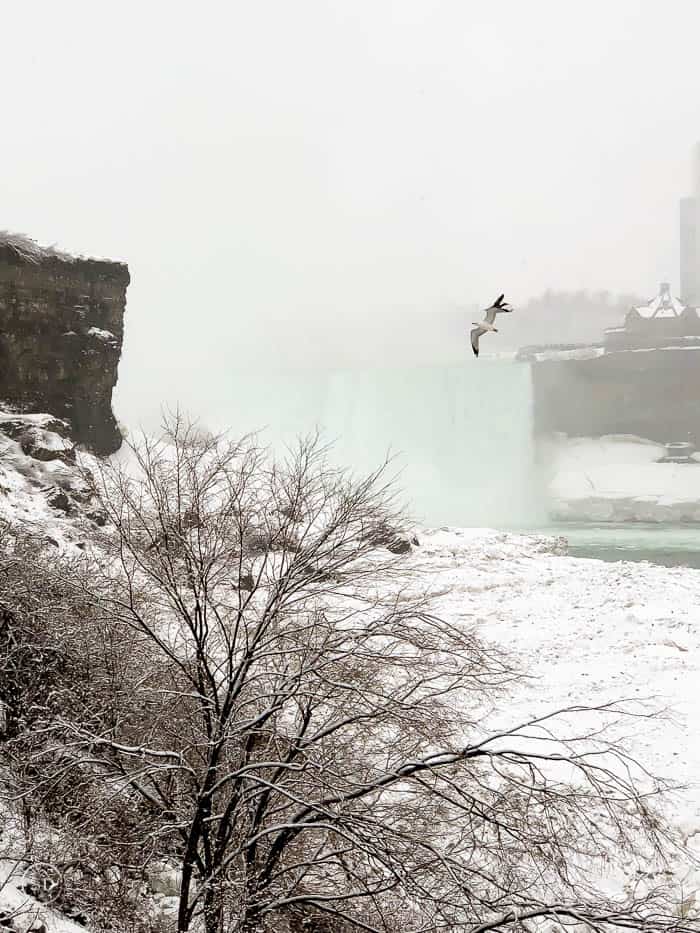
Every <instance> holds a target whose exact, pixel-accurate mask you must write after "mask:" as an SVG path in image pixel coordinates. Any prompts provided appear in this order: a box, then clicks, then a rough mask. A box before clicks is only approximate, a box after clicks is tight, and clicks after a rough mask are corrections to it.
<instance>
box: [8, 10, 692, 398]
mask: <svg viewBox="0 0 700 933" xmlns="http://www.w3.org/2000/svg"><path fill="white" fill-rule="evenodd" d="M4 22H5V26H6V35H7V36H8V38H9V39H10V40H11V41H8V42H7V48H6V50H5V68H6V74H8V75H10V76H12V77H13V84H12V88H11V92H8V94H7V95H6V99H5V102H4V116H5V126H6V137H5V139H4V145H3V147H2V151H1V153H0V164H1V165H2V170H3V179H4V182H5V196H4V199H3V212H2V219H1V221H0V227H4V228H7V229H11V230H16V231H21V232H24V233H26V234H28V235H29V236H31V237H33V238H35V239H37V240H39V241H40V242H42V243H53V242H56V243H58V244H59V245H60V246H62V247H64V248H66V249H69V250H73V251H77V252H83V253H87V254H93V255H94V254H96V255H102V256H107V257H111V258H114V259H123V260H125V261H127V262H128V263H129V267H130V270H131V274H132V284H131V286H130V288H129V293H128V309H127V317H126V338H125V345H124V355H123V359H122V363H121V366H120V382H119V387H118V391H117V401H118V405H123V406H125V407H126V408H127V409H129V411H132V410H135V409H137V408H138V406H139V405H141V404H148V405H152V404H159V403H160V402H161V401H172V399H171V398H168V397H167V396H170V395H171V394H172V393H173V392H174V391H180V390H183V391H184V389H183V387H186V386H187V385H188V383H189V381H191V380H195V379H207V378H209V374H210V372H209V371H214V370H215V371H216V372H217V374H218V375H219V376H220V375H221V373H222V372H225V369H226V367H227V366H236V365H238V363H239V361H238V360H237V352H238V353H239V354H240V353H242V352H245V362H247V363H250V362H255V361H256V360H257V361H258V362H264V360H265V357H266V341H267V340H268V338H269V339H270V340H272V337H273V336H274V335H272V334H271V333H270V329H271V328H273V327H274V322H275V320H277V319H279V318H280V317H282V318H284V319H285V320H290V321H292V322H293V321H294V320H297V319H298V320H299V322H300V324H301V323H302V322H305V321H308V320H311V321H315V322H317V323H318V326H312V327H311V328H310V331H311V332H310V333H309V334H308V340H309V341H313V342H315V343H316V344H317V345H318V346H319V347H320V350H321V352H322V350H323V346H324V339H326V338H327V337H328V335H329V334H330V332H331V330H332V328H333V322H334V321H335V320H340V319H341V318H350V319H351V318H352V316H353V314H359V313H363V314H371V313H372V312H374V311H385V310H394V309H413V310H416V311H422V312H426V313H430V312H432V311H445V310H450V309H454V308H455V307H465V308H468V307H469V305H470V304H477V305H479V306H482V307H483V306H484V304H486V303H488V302H489V301H491V300H492V298H493V297H494V296H495V295H496V294H498V293H499V292H500V291H506V292H507V294H508V296H509V298H510V299H511V300H512V301H513V303H514V304H515V305H516V307H518V306H521V307H522V306H523V305H524V304H525V303H526V302H527V300H528V299H529V298H531V297H533V296H536V295H539V294H541V293H542V292H543V291H544V290H545V289H547V288H554V289H567V290H574V291H575V290H579V289H584V288H587V289H591V290H597V289H607V290H609V291H611V292H613V293H620V292H631V293H636V294H647V295H651V294H653V292H654V291H655V289H656V286H657V283H658V282H659V281H661V280H669V281H671V282H672V283H673V284H674V288H675V290H677V288H678V201H679V199H680V198H681V197H682V196H684V195H686V194H688V193H690V190H691V164H692V147H693V145H694V143H695V141H696V139H697V138H699V137H700V113H699V109H698V105H697V96H696V94H695V87H696V83H697V79H696V69H695V61H696V38H695V37H696V36H697V34H698V26H700V8H698V7H697V5H695V4H694V3H692V2H690V0H688V2H680V0H675V2H670V3H667V4H664V5H663V7H661V6H659V5H657V4H654V3H651V2H645V3H640V2H639V0H635V2H632V0H619V2H617V3H615V4H610V3H605V4H604V3H602V2H587V3H586V4H581V5H573V4H561V3H557V2H552V0H536V2H533V3H529V4H521V3H519V2H515V0H514V2H501V3H495V4H490V5H489V6H488V7H487V8H484V7H483V6H482V5H477V4H476V3H472V2H467V3H464V2H450V0H434V2H428V0H425V2H416V0H402V2H398V0H397V2H391V0H374V2H372V3H368V2H362V0H360V2H353V3H348V2H340V0H324V2H321V0H308V2H305V3H302V4H294V5H292V4H286V3H283V2H281V0H276V2H261V3H258V4H246V3H242V2H234V3H228V4H223V3H211V2H210V3H207V2H205V3H203V4H201V5H200V6H199V7H197V9H196V11H194V10H191V9H190V8H185V7H184V6H180V5H177V4H175V5H173V4H167V5H166V4H165V3H163V2H160V0H155V2H153V3H150V4H147V5H143V4H139V5H138V6H137V5H136V3H134V2H132V0H127V2H125V3H122V4H120V6H119V7H118V9H117V8H111V7H107V6H103V5H95V4H88V3H87V2H83V0H79V2H75V0H74V2H68V3H65V4H62V5H60V6H55V5H51V6H49V5H47V6H45V7H42V8H41V9H40V10H39V11H38V10H37V8H36V7H31V6H27V5H21V4H13V5H11V7H10V8H8V10H7V11H5V15H4ZM267 323H269V328H268V330H267V333H266V324H267ZM349 332H350V333H351V332H352V329H351V328H350V329H349ZM246 334H248V335H251V334H254V339H252V338H251V339H243V336H244V335H246ZM385 339H386V345H385V352H386V354H387V357H388V358H391V354H392V349H393V346H392V337H391V334H387V335H386V338H385ZM240 347H243V348H244V351H242V350H240V349H239V348H240ZM468 353H469V348H468V346H467V344H466V340H465V346H464V356H465V360H466V362H471V360H469V357H468ZM251 354H252V356H251ZM161 370H162V373H163V375H160V372H161Z"/></svg>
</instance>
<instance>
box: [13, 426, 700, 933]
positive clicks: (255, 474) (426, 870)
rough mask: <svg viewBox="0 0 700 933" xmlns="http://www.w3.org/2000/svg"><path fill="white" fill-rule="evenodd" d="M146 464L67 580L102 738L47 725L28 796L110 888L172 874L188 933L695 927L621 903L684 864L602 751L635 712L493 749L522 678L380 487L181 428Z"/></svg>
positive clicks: (124, 475) (647, 785) (669, 894)
mask: <svg viewBox="0 0 700 933" xmlns="http://www.w3.org/2000/svg"><path fill="white" fill-rule="evenodd" d="M132 452H133V463H132V464H131V465H130V466H129V467H128V469H127V468H118V467H114V466H112V467H109V468H105V472H104V475H103V476H102V478H101V483H100V484H99V485H100V486H101V494H102V498H103V506H104V508H105V510H106V511H107V513H108V514H109V518H110V523H109V525H108V526H107V528H106V529H105V532H104V535H103V537H102V539H101V541H100V542H99V546H96V547H95V548H94V550H93V552H92V553H90V554H89V555H88V556H87V557H86V559H85V572H84V574H83V575H82V576H81V574H79V573H78V572H77V571H76V570H75V569H74V571H73V574H72V580H71V585H72V586H73V587H74V588H75V590H76V592H79V593H80V594H81V599H82V600H83V601H84V602H86V603H87V604H89V605H90V606H91V607H92V619H91V621H90V622H89V624H87V625H86V624H82V625H81V629H80V632H78V633H76V631H75V629H73V630H72V634H71V636H70V637H71V638H72V639H78V640H79V639H80V638H81V637H82V638H83V639H84V638H89V640H90V658H91V668H90V678H89V680H90V689H91V690H92V694H91V696H92V699H91V700H90V703H89V704H88V705H89V706H90V709H91V713H90V715H87V714H84V715H66V714H65V713H63V712H62V711H61V710H56V709H54V708H52V709H51V710H50V714H47V715H46V716H45V717H44V719H43V721H42V722H40V723H39V722H37V723H34V725H33V729H32V735H31V742H30V746H31V747H30V752H31V753H30V755H29V758H30V760H31V761H32V765H33V767H34V768H35V769H36V773H37V778H36V780H35V783H34V785H33V788H32V794H34V795H36V794H37V793H41V792H42V789H43V790H44V791H45V790H46V789H47V788H48V787H50V788H51V792H52V793H53V794H54V795H59V797H60V794H64V795H66V797H67V798H70V801H71V804H70V808H71V809H74V810H75V812H76V813H79V820H80V825H81V828H82V831H83V833H84V834H85V836H86V838H89V839H90V840H91V845H92V848H93V850H94V849H95V847H96V846H97V847H99V846H102V847H103V849H104V850H105V851H106V852H108V853H109V856H108V857H109V858H111V860H112V861H113V862H114V863H116V864H117V865H119V866H120V870H123V871H127V870H130V871H132V872H137V871H144V870H145V868H146V867H147V864H148V863H149V862H150V863H151V864H153V865H155V864H159V865H163V864H165V865H170V866H176V867H177V869H178V872H179V882H178V887H179V909H178V918H177V929H178V931H180V933H185V931H188V930H195V929H203V930H205V931H206V933H222V931H224V930H226V931H228V930H238V931H244V933H252V931H272V930H275V931H281V930H290V931H293V930H301V929H305V930H316V931H322V930H333V931H341V930H342V931H345V930H348V931H349V930H365V931H384V933H389V931H391V933H406V931H429V930H430V931H434V930H469V931H472V933H483V931H487V930H496V929H502V928H507V927H512V928H518V929H525V930H532V929H534V928H535V927H537V924H538V921H541V920H543V919H545V918H551V919H552V920H553V921H554V922H555V923H557V924H560V925H562V926H569V925H584V926H588V927H589V928H591V929H592V930H595V931H601V930H606V929H608V930H612V929H613V928H628V929H631V928H634V929H640V930H649V931H652V930H654V931H662V930H667V931H676V930H677V931H679V933H680V931H690V930H697V929H698V924H697V921H696V919H695V918H694V917H687V916H684V917H682V918H681V917H680V916H678V911H677V909H676V903H677V901H676V899H675V895H674V893H673V891H672V889H671V886H670V885H669V884H665V886H664V888H663V889H662V890H657V889H655V888H654V887H653V885H652V884H651V883H649V884H647V885H646V887H645V888H642V887H639V888H638V889H635V890H632V891H630V890H628V889H624V888H623V886H622V881H623V880H624V878H625V877H626V871H627V869H629V866H630V865H632V864H635V863H638V864H640V865H642V866H644V867H645V868H649V866H653V865H655V864H656V863H657V862H658V861H659V860H663V858H664V857H665V856H666V855H667V854H668V853H669V852H670V851H671V848H672V841H671V839H670V837H669V835H668V834H667V833H666V831H665V829H664V826H663V823H662V822H661V821H660V820H659V819H658V817H657V816H656V815H655V813H654V810H653V808H652V803H653V801H652V799H651V798H652V797H653V796H654V795H655V794H657V793H658V792H659V790H660V786H659V783H658V782H657V781H655V780H653V779H652V778H651V777H650V776H649V775H648V774H646V772H645V771H644V770H643V769H642V768H641V767H639V766H637V764H636V763H635V762H634V761H633V760H632V759H631V758H630V757H628V756H627V755H626V753H625V752H624V750H623V748H622V747H621V746H619V745H618V744H616V742H615V741H614V739H612V738H611V739H610V740H608V739H607V738H606V731H605V729H606V726H608V725H609V726H611V727H612V726H613V724H614V723H615V722H617V721H618V720H619V719H620V718H621V717H625V716H641V715H645V714H644V713H643V712H642V711H640V710H637V709H635V708H633V707H631V706H628V705H627V704H624V703H621V704H612V705H607V706H601V707H600V708H597V709H593V710H591V709H587V710H586V709H583V708H577V707H573V708H571V709H569V710H559V711H556V712H553V713H551V714H550V715H548V716H545V717H542V718H539V719H533V718H528V717H523V721H519V720H518V718H517V716H514V717H513V719H512V720H511V723H510V724H507V725H505V726H503V725H501V726H500V727H497V726H496V725H495V723H496V721H498V722H501V723H502V722H503V721H504V715H503V710H504V709H507V706H508V700H507V693H506V692H505V691H506V688H507V687H508V685H509V684H510V683H511V682H512V681H513V680H514V678H515V677H516V674H515V673H514V671H513V670H512V668H511V666H510V664H509V663H508V662H507V660H506V659H505V658H504V657H503V656H502V654H501V653H500V652H498V651H497V650H495V649H493V648H491V647H489V646H487V645H485V644H484V643H483V642H482V641H481V640H480V639H479V638H478V637H477V635H476V634H475V633H474V632H473V631H471V630H470V629H469V628H468V627H462V626H459V627H457V626H454V625H451V624H449V623H448V622H446V621H444V620H442V619H440V618H438V617H437V616H436V615H434V614H433V612H431V609H430V601H429V600H428V599H427V597H426V596H424V595H423V594H422V593H421V591H420V588H419V587H418V585H417V582H416V579H415V577H414V576H413V575H412V574H411V573H410V572H409V570H410V561H409V562H407V561H406V560H405V558H403V557H401V556H398V555H396V554H395V553H393V552H394V551H397V550H401V549H402V548H397V547H396V546H395V545H396V543H397V539H398V537H399V536H400V531H401V529H402V517H401V515H400V513H399V512H398V511H397V510H396V508H395V504H394V499H393V492H392V490H393V487H392V484H391V483H390V482H388V481H387V478H386V470H385V469H383V470H379V471H378V472H377V473H375V474H373V475H371V476H369V477H366V478H360V479H357V478H353V477H351V476H348V475H347V474H345V473H343V472H340V471H337V470H335V469H333V468H332V467H331V466H329V464H328V462H327V460H326V456H325V451H324V450H323V448H322V447H321V446H320V444H319V443H318V441H317V440H316V439H311V440H309V441H305V442H302V443H300V444H299V446H298V448H297V449H296V450H295V451H293V452H292V453H290V455H289V457H288V459H287V460H286V461H285V462H283V463H281V464H280V463H275V462H272V461H271V460H270V459H269V458H268V457H267V455H266V454H265V452H264V451H262V450H260V449H259V448H257V447H256V446H255V444H254V443H253V442H252V441H251V440H249V439H248V440H243V441H240V442H230V441H227V440H226V439H225V438H221V437H210V436H203V435H202V434H201V433H198V432H196V431H194V430H193V429H192V428H191V427H190V426H188V425H187V424H183V423H182V422H181V421H179V420H177V419H176V420H175V421H174V422H172V423H170V424H169V425H167V426H166V430H165V433H164V435H163V437H162V438H161V439H160V440H159V441H157V442H153V441H149V440H148V439H146V440H144V442H143V443H142V444H141V445H140V446H139V447H138V448H134V449H133V451H132ZM85 650H87V649H86V648H85V647H84V648H82V649H81V651H85ZM86 709H87V707H86ZM499 710H500V712H499ZM591 717H593V719H594V720H595V723H594V724H593V725H591ZM577 723H580V725H577ZM612 735H614V733H612ZM28 747H29V746H28ZM76 788H77V790H76ZM78 791H79V792H78ZM86 794H87V796H86ZM85 800H87V801H88V805H86V804H85V802H84V801H85ZM95 840H97V842H95ZM618 870H619V875H615V871H618ZM611 872H612V873H613V876H615V877H618V876H619V878H620V887H619V891H618V893H617V894H615V895H610V894H607V895H604V894H603V893H602V891H603V886H602V885H599V884H598V883H597V881H598V879H599V877H601V876H602V875H603V874H606V875H608V876H609V875H610V874H611ZM609 888H610V885H608V886H607V889H609Z"/></svg>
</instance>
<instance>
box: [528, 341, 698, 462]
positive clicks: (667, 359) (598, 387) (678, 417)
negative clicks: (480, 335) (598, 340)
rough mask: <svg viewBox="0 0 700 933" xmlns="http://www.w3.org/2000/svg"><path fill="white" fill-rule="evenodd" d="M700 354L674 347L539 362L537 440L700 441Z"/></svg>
mask: <svg viewBox="0 0 700 933" xmlns="http://www.w3.org/2000/svg"><path fill="white" fill-rule="evenodd" d="M698 363H700V350H698V349H692V348H691V349H682V348H680V347H668V348H662V349H653V350H646V351H642V352H640V351H634V350H632V351H627V352H619V353H606V354H605V355H604V356H598V357H596V358H593V359H580V360H576V359H572V360H548V361H544V362H538V363H533V364H532V381H533V390H534V391H533V401H534V422H535V432H536V433H537V434H548V433H550V432H556V431H562V432H564V433H565V434H568V435H570V436H572V437H600V436H601V435H603V434H636V435H637V436H639V437H645V438H648V439H649V440H653V441H658V442H660V443H667V442H668V441H686V442H687V441H691V442H692V443H694V444H696V445H698V443H700V369H698Z"/></svg>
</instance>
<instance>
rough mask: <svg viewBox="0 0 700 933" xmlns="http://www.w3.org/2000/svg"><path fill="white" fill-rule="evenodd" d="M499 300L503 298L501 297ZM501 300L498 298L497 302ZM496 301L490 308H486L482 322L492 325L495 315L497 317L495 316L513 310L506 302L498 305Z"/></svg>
mask: <svg viewBox="0 0 700 933" xmlns="http://www.w3.org/2000/svg"><path fill="white" fill-rule="evenodd" d="M501 298H503V295H501ZM501 298H499V299H498V301H500V300H501ZM498 301H495V302H494V303H493V304H492V305H491V307H490V308H487V309H486V314H485V315H484V320H485V321H486V323H487V324H493V322H494V321H495V320H496V315H497V314H502V313H503V312H504V311H512V310H513V309H512V308H511V306H510V305H509V304H508V302H507V301H504V302H503V304H499V303H498Z"/></svg>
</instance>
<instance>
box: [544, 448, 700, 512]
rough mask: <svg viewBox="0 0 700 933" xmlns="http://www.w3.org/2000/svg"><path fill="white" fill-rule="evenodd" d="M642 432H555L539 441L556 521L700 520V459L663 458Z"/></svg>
mask: <svg viewBox="0 0 700 933" xmlns="http://www.w3.org/2000/svg"><path fill="white" fill-rule="evenodd" d="M664 453H665V448H664V447H663V445H660V444H655V443H653V442H651V441H647V440H644V439H643V438H638V437H632V436H629V435H609V436H606V437H600V438H589V437H575V438H569V437H566V436H564V435H555V436H553V437H550V438H547V439H546V440H542V441H540V442H539V447H538V456H539V460H540V463H542V464H543V468H542V469H543V475H544V482H545V485H546V491H547V496H548V500H549V509H548V511H549V515H550V517H551V518H552V519H553V520H554V521H573V522H576V521H592V522H664V523H672V524H678V523H682V522H700V459H698V458H697V455H696V458H695V459H693V460H692V461H691V462H689V463H659V462H658V461H659V459H660V458H661V457H663V455H664Z"/></svg>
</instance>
